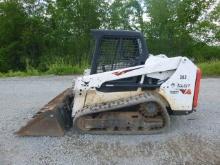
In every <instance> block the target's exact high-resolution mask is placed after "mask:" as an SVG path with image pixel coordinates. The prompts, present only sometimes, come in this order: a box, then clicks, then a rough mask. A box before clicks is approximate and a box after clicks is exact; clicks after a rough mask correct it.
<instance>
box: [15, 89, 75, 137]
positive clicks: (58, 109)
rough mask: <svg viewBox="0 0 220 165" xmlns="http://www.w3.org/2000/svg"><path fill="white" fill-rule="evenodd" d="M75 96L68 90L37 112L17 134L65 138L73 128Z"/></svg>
mask: <svg viewBox="0 0 220 165" xmlns="http://www.w3.org/2000/svg"><path fill="white" fill-rule="evenodd" d="M73 100H74V94H73V90H72V89H71V88H68V89H66V90H65V91H63V92H62V93H60V94H59V95H58V96H56V97H55V98H54V99H52V100H51V101H50V102H49V103H48V104H46V105H45V106H44V107H43V108H41V109H40V111H39V112H37V113H36V114H35V115H34V116H33V119H31V120H30V121H29V122H28V123H27V124H26V125H25V126H23V127H22V128H20V130H18V131H17V132H16V134H17V135H19V136H63V135H64V132H65V130H66V129H69V128H70V127H72V124H73V123H72V107H73Z"/></svg>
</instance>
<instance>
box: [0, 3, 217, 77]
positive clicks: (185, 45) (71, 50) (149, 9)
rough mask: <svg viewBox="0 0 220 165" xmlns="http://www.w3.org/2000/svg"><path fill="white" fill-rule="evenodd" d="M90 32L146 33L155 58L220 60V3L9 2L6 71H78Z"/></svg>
mask: <svg viewBox="0 0 220 165" xmlns="http://www.w3.org/2000/svg"><path fill="white" fill-rule="evenodd" d="M90 29H123V30H124V29H125V30H139V31H142V32H143V33H144V35H145V37H146V40H147V44H148V49H149V52H150V53H152V54H160V53H163V54H167V55H168V56H187V57H190V58H193V59H194V60H195V61H196V62H206V61H213V60H218V59H220V2H219V1H218V0H209V1H207V0H114V1H111V2H109V1H107V0H3V1H1V2H0V72H2V73H11V72H12V71H29V72H30V73H32V72H33V73H38V72H48V73H54V72H58V73H59V72H61V73H62V71H64V72H65V69H67V72H68V68H70V70H71V69H73V70H74V71H73V72H77V73H78V72H80V68H84V67H85V66H88V64H89V58H90V57H89V56H90V54H91V53H90V45H91V42H90ZM66 66H67V67H66ZM57 68H59V69H57Z"/></svg>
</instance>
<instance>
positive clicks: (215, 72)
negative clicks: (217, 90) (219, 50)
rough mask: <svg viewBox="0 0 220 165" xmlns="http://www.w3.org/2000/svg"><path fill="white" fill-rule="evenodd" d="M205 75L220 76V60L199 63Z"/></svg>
mask: <svg viewBox="0 0 220 165" xmlns="http://www.w3.org/2000/svg"><path fill="white" fill-rule="evenodd" d="M198 66H199V67H200V68H201V70H202V75H203V76H220V61H210V62H204V63H200V64H198Z"/></svg>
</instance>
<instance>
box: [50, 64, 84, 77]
mask: <svg viewBox="0 0 220 165" xmlns="http://www.w3.org/2000/svg"><path fill="white" fill-rule="evenodd" d="M85 68H86V67H79V66H78V65H70V64H64V63H59V64H58V63H56V64H52V65H50V66H49V70H48V71H47V72H46V73H47V74H55V75H71V74H82V73H83V71H84V69H85Z"/></svg>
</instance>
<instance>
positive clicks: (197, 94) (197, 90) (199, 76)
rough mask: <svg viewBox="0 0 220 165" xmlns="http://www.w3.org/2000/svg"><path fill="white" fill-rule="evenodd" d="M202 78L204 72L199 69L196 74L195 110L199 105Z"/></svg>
mask: <svg viewBox="0 0 220 165" xmlns="http://www.w3.org/2000/svg"><path fill="white" fill-rule="evenodd" d="M201 77H202V72H201V70H200V69H199V68H198V69H197V72H196V82H195V89H194V97H193V108H196V107H197V105H198V96H199V87H200V80H201Z"/></svg>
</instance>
